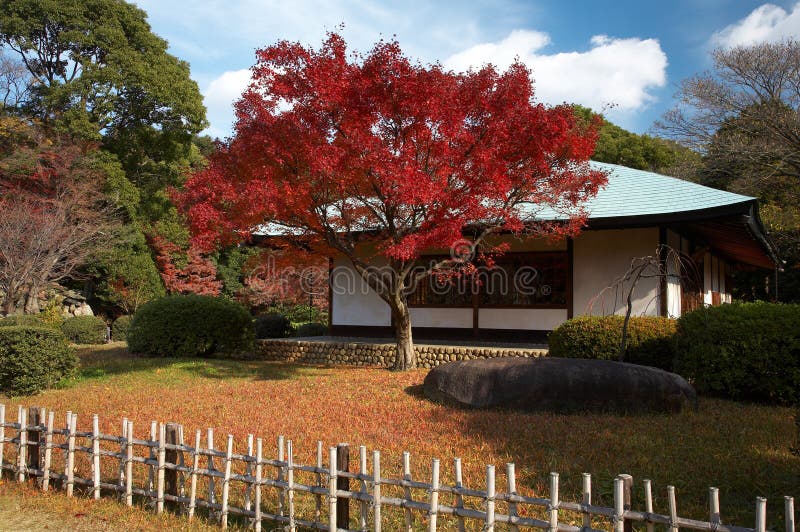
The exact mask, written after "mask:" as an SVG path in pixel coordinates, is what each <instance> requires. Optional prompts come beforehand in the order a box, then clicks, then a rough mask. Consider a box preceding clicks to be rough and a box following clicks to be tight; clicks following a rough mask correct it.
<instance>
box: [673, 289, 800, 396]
mask: <svg viewBox="0 0 800 532" xmlns="http://www.w3.org/2000/svg"><path fill="white" fill-rule="evenodd" d="M675 349H676V351H675V353H676V359H675V369H676V370H677V371H678V373H680V374H681V375H683V376H684V377H686V378H688V379H691V380H692V381H693V384H694V386H695V388H697V391H698V392H700V393H707V394H712V395H720V396H723V397H729V398H731V399H751V400H757V401H768V402H772V403H778V404H791V403H793V402H796V401H798V400H800V388H798V385H797V383H798V382H800V305H782V304H772V303H734V304H732V305H721V306H718V307H709V308H702V309H698V310H696V311H694V312H689V313H687V314H684V315H683V316H681V317H680V319H679V320H678V328H677V334H676V342H675Z"/></svg>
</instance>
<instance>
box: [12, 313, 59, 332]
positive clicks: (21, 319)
mask: <svg viewBox="0 0 800 532" xmlns="http://www.w3.org/2000/svg"><path fill="white" fill-rule="evenodd" d="M0 327H47V328H51V329H53V328H57V327H54V326H53V325H50V324H49V323H47V322H46V321H45V320H43V319H42V318H41V316H39V315H38V314H13V315H11V316H6V317H5V318H0Z"/></svg>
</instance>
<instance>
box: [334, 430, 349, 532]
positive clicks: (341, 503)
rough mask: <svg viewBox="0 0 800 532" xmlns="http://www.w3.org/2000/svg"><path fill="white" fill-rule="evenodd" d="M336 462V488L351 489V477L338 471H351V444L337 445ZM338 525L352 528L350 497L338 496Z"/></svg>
mask: <svg viewBox="0 0 800 532" xmlns="http://www.w3.org/2000/svg"><path fill="white" fill-rule="evenodd" d="M336 463H337V464H338V470H337V477H336V489H337V490H344V491H350V479H349V478H347V477H343V476H338V471H344V472H346V473H349V472H350V445H348V444H346V443H340V444H339V445H337V446H336ZM336 526H337V527H339V528H350V499H349V498H348V497H339V496H338V495H337V496H336Z"/></svg>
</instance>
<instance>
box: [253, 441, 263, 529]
mask: <svg viewBox="0 0 800 532" xmlns="http://www.w3.org/2000/svg"><path fill="white" fill-rule="evenodd" d="M263 452H264V441H263V440H262V439H261V438H258V439H257V440H256V489H255V502H254V506H255V512H256V515H255V518H254V520H255V521H254V528H255V530H256V532H261V475H262V467H263V466H262V465H261V460H262V458H263V457H262V454H263Z"/></svg>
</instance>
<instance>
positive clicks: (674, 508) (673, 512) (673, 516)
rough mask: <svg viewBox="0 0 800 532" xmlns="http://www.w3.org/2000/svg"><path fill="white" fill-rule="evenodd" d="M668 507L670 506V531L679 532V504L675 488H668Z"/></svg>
mask: <svg viewBox="0 0 800 532" xmlns="http://www.w3.org/2000/svg"><path fill="white" fill-rule="evenodd" d="M667 506H669V530H670V532H678V504H677V503H676V502H675V486H667Z"/></svg>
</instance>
